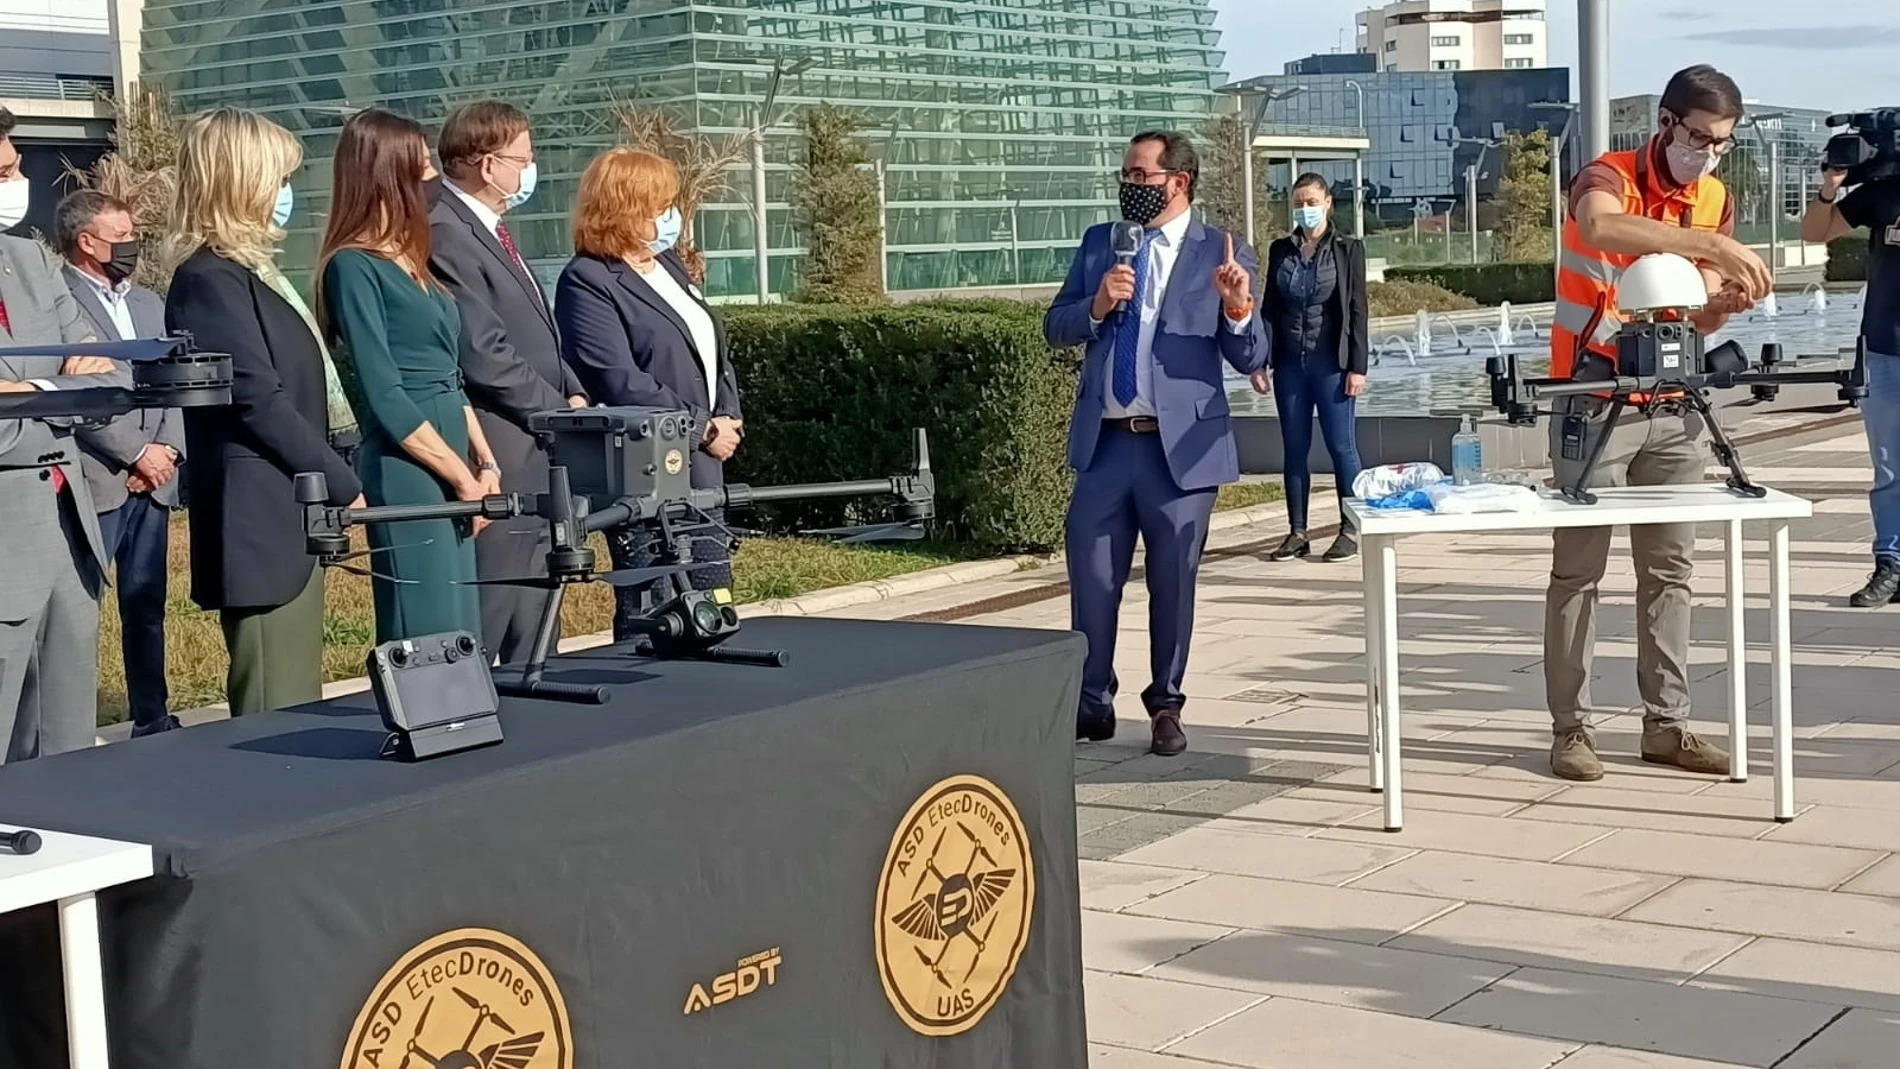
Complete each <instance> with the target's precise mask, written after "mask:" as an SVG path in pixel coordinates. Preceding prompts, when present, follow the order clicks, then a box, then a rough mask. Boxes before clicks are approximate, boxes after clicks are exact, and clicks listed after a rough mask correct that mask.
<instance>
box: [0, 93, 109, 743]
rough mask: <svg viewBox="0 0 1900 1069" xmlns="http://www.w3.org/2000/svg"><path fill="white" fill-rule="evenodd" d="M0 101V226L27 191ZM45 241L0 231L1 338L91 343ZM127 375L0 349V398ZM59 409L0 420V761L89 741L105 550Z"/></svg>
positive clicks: (18, 215) (92, 362)
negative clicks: (1, 560) (1, 556)
mask: <svg viewBox="0 0 1900 1069" xmlns="http://www.w3.org/2000/svg"><path fill="white" fill-rule="evenodd" d="M13 126H14V119H13V115H12V113H10V112H8V111H7V110H6V109H5V108H0V231H4V230H8V229H11V228H12V227H15V226H18V225H19V223H20V221H21V220H22V219H23V218H25V216H26V209H27V205H28V203H29V201H30V198H31V189H30V186H29V185H28V182H27V179H26V177H25V176H24V175H22V174H21V173H20V153H19V150H18V149H16V148H15V147H14V145H13V141H12V138H11V134H12V133H13ZM96 340H97V339H96V338H95V337H94V336H93V334H92V331H91V329H90V328H89V327H87V326H86V325H85V321H84V320H83V318H82V317H81V316H80V312H79V305H78V304H77V303H76V302H75V301H74V300H73V295H72V292H71V291H70V290H68V289H67V288H66V284H65V283H64V282H61V281H60V278H59V272H58V269H57V268H56V267H55V266H54V264H53V261H52V257H51V256H50V255H49V254H48V253H47V251H46V248H45V247H44V246H42V245H41V244H40V243H39V242H37V241H32V240H30V239H27V238H20V237H13V236H10V235H7V234H3V233H0V347H20V346H59V345H73V344H80V343H85V342H92V341H96ZM100 385H130V378H129V375H128V374H127V373H126V372H124V371H123V370H121V369H120V368H119V366H118V365H116V364H114V363H113V362H112V361H110V360H106V359H103V358H97V357H68V358H64V359H62V358H61V357H58V356H33V357H9V356H6V355H4V354H0V397H4V396H5V395H7V394H12V393H20V392H26V391H33V390H71V389H83V388H85V387H88V386H100ZM83 422H84V421H81V420H78V419H70V418H46V419H5V418H0V547H4V548H5V552H6V555H7V559H6V564H5V565H4V566H0V763H3V762H6V761H18V760H23V759H25V758H29V757H37V756H40V755H42V754H54V753H60V752H63V751H66V750H76V749H80V748H82V747H85V746H90V745H92V744H93V741H94V738H95V729H96V717H97V713H98V691H99V601H98V599H99V595H100V593H101V592H102V591H103V590H104V588H105V580H106V568H105V560H106V554H105V551H104V548H103V543H102V542H101V540H100V537H99V524H98V521H97V518H96V517H95V515H94V512H93V507H92V496H91V495H90V494H89V493H88V492H87V490H86V481H85V480H84V479H83V478H81V477H80V472H79V451H78V448H77V447H76V446H75V445H74V444H73V437H72V436H73V431H74V429H75V428H76V427H78V426H80V425H81V424H82V423H83Z"/></svg>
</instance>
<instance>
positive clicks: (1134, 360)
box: [1115, 230, 1155, 408]
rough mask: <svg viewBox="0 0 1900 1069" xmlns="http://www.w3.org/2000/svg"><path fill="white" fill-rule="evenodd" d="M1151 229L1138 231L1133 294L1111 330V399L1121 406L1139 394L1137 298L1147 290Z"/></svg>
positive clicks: (1124, 406) (1139, 315)
mask: <svg viewBox="0 0 1900 1069" xmlns="http://www.w3.org/2000/svg"><path fill="white" fill-rule="evenodd" d="M1154 235H1155V232H1154V231H1152V230H1144V231H1142V234H1141V250H1140V251H1139V252H1137V253H1135V296H1134V297H1133V299H1131V300H1130V301H1129V302H1128V307H1127V308H1126V309H1124V310H1123V312H1122V321H1121V326H1120V328H1119V329H1117V330H1116V332H1115V402H1116V403H1117V404H1119V405H1121V406H1122V407H1123V408H1127V407H1128V406H1129V405H1131V404H1133V403H1134V401H1135V398H1136V397H1137V396H1138V395H1139V394H1140V393H1141V380H1140V377H1139V376H1138V374H1137V373H1136V368H1137V366H1138V363H1139V361H1140V359H1141V298H1142V295H1143V294H1145V293H1147V292H1148V261H1149V256H1148V252H1149V250H1150V249H1152V248H1153V247H1154V241H1153V239H1154Z"/></svg>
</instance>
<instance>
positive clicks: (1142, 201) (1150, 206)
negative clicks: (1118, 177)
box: [1121, 182, 1168, 226]
mask: <svg viewBox="0 0 1900 1069" xmlns="http://www.w3.org/2000/svg"><path fill="white" fill-rule="evenodd" d="M1121 201H1122V218H1123V219H1126V220H1128V221H1129V222H1131V223H1140V224H1141V225H1142V226H1147V225H1148V224H1149V223H1152V222H1154V221H1155V220H1156V219H1159V218H1161V213H1162V212H1164V211H1167V210H1168V187H1167V186H1166V185H1165V184H1163V185H1158V186H1144V185H1137V184H1136V183H1134V182H1123V183H1122V191H1121Z"/></svg>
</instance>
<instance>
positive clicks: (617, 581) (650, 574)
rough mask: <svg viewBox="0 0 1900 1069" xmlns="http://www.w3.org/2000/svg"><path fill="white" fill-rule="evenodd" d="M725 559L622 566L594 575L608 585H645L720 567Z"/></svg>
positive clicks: (598, 580) (596, 579) (595, 578)
mask: <svg viewBox="0 0 1900 1069" xmlns="http://www.w3.org/2000/svg"><path fill="white" fill-rule="evenodd" d="M725 563H726V562H725V561H701V562H698V563H695V564H666V565H661V566H659V567H657V568H620V569H616V570H614V571H611V572H601V573H600V574H599V575H596V576H594V580H595V582H600V583H606V584H607V585H608V586H645V585H646V584H648V583H651V582H653V581H654V580H656V579H669V578H671V577H673V576H675V575H686V574H689V573H691V572H703V571H706V570H708V569H710V568H719V567H723V566H724V565H725Z"/></svg>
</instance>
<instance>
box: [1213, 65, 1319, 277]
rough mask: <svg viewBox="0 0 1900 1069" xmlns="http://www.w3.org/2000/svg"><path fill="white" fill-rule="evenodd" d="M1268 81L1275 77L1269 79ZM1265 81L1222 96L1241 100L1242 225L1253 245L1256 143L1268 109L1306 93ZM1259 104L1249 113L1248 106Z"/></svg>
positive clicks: (1237, 85)
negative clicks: (1254, 149)
mask: <svg viewBox="0 0 1900 1069" xmlns="http://www.w3.org/2000/svg"><path fill="white" fill-rule="evenodd" d="M1268 77H1271V75H1269V76H1268ZM1264 81H1265V79H1264V78H1254V79H1250V80H1248V81H1244V82H1234V83H1232V84H1229V85H1224V86H1222V87H1221V88H1220V89H1219V90H1218V92H1221V93H1225V94H1226V95H1228V96H1231V97H1235V98H1237V99H1238V100H1239V102H1240V103H1239V106H1240V124H1241V128H1242V130H1241V136H1242V138H1243V139H1244V140H1245V144H1244V145H1243V146H1242V148H1241V152H1240V182H1241V186H1242V190H1241V195H1240V197H1241V216H1242V225H1244V226H1245V227H1246V228H1247V240H1248V241H1253V240H1254V236H1255V230H1254V197H1253V143H1254V141H1255V140H1257V139H1258V138H1259V137H1260V127H1261V124H1262V123H1264V122H1265V121H1266V117H1267V108H1268V107H1269V106H1270V105H1272V104H1275V103H1277V102H1279V101H1282V100H1291V99H1293V98H1294V97H1296V96H1299V95H1300V94H1301V93H1304V92H1306V87H1305V86H1302V85H1279V86H1275V85H1264V84H1262V83H1263V82H1264ZM1250 101H1257V102H1258V103H1257V104H1256V105H1255V106H1254V108H1253V109H1252V110H1251V111H1249V110H1248V106H1247V105H1248V103H1249V102H1250Z"/></svg>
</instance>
